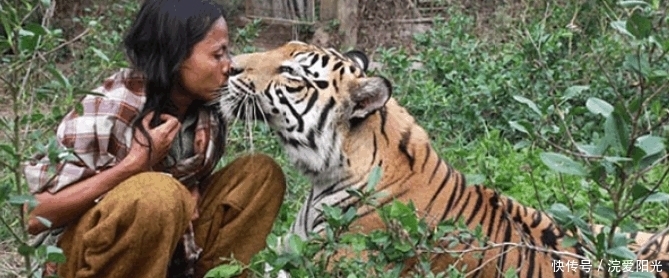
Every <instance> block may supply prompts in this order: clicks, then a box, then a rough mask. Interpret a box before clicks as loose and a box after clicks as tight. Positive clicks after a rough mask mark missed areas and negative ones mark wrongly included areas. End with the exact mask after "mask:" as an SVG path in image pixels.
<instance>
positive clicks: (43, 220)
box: [36, 216, 51, 228]
mask: <svg viewBox="0 0 669 278" xmlns="http://www.w3.org/2000/svg"><path fill="white" fill-rule="evenodd" d="M36 218H37V221H39V222H40V223H42V225H44V227H47V228H51V221H49V219H46V218H44V217H41V216H37V217H36Z"/></svg>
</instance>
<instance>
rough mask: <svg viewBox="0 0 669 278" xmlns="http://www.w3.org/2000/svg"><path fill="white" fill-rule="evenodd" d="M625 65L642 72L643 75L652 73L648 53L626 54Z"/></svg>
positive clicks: (627, 67)
mask: <svg viewBox="0 0 669 278" xmlns="http://www.w3.org/2000/svg"><path fill="white" fill-rule="evenodd" d="M623 66H624V67H625V68H626V69H628V70H631V71H634V72H637V73H640V74H642V75H643V76H648V75H650V73H651V66H650V64H649V63H648V55H647V54H646V53H641V54H640V55H637V54H628V55H626V56H625V61H624V62H623Z"/></svg>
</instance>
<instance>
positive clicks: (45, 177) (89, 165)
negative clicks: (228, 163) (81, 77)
mask: <svg viewBox="0 0 669 278" xmlns="http://www.w3.org/2000/svg"><path fill="white" fill-rule="evenodd" d="M93 92H95V93H97V94H95V95H93V94H91V95H87V96H86V97H84V98H83V100H82V101H81V105H82V107H83V111H80V112H82V113H81V115H79V113H77V111H76V110H73V111H71V112H70V113H68V114H67V115H66V116H65V118H64V119H63V120H62V122H61V123H60V125H59V126H58V129H57V131H56V138H57V141H58V143H59V147H61V148H62V149H63V151H65V150H69V152H71V153H72V154H73V157H74V159H67V160H63V161H59V162H53V161H50V160H49V157H48V156H46V155H45V154H38V155H36V156H35V157H34V158H33V159H32V160H31V161H28V162H27V163H25V164H24V174H25V176H26V181H27V183H28V185H29V187H30V191H31V193H33V194H34V193H39V192H44V191H49V192H51V193H56V192H58V191H60V190H61V189H63V188H65V187H67V186H68V185H71V184H73V183H76V182H78V181H80V180H83V179H85V178H88V177H90V176H93V175H95V174H96V173H98V172H100V171H102V170H104V169H106V168H109V167H112V166H114V165H116V164H118V163H119V162H120V161H121V160H122V159H123V158H124V157H125V156H126V155H127V154H128V151H129V150H130V144H131V142H132V136H133V128H132V126H131V125H132V121H133V120H134V118H135V117H136V116H137V115H138V114H139V111H140V110H141V109H142V107H143V105H144V103H145V96H144V78H143V77H142V75H141V74H140V73H138V72H136V71H133V70H130V69H123V70H121V71H119V72H117V73H116V74H114V75H113V76H111V77H110V78H108V79H106V80H105V81H104V84H103V86H101V87H98V88H96V89H95V90H93ZM197 113H198V114H197V122H196V123H195V122H194V123H193V124H194V125H195V127H194V129H192V128H191V129H190V130H192V131H191V132H194V134H193V135H191V136H184V137H186V138H192V143H191V142H188V143H189V144H191V145H190V146H187V147H186V148H187V149H188V153H191V154H192V155H191V156H190V157H180V156H178V155H177V158H178V159H177V161H176V164H175V163H174V162H172V161H169V162H168V160H169V159H167V158H166V159H165V160H164V161H163V162H162V164H161V165H163V166H165V165H168V166H165V167H164V170H163V172H167V173H169V174H171V175H172V176H173V177H174V178H176V179H178V180H179V181H180V182H181V183H182V184H184V185H186V186H188V187H192V186H197V185H198V184H199V182H200V181H202V180H203V179H205V178H207V177H208V176H209V175H210V174H211V172H212V171H213V169H214V167H215V166H216V163H217V162H218V161H219V159H220V158H221V156H222V155H223V152H224V146H225V135H226V131H227V130H226V125H225V122H223V121H221V120H220V118H219V117H218V116H217V114H216V112H215V111H214V110H213V109H212V108H210V107H203V108H201V109H200V110H199V111H197ZM184 130H185V129H183V128H182V130H181V131H180V132H184ZM189 141H190V140H189ZM174 149H175V148H174V147H173V148H172V150H174ZM177 149H178V148H177ZM161 168H162V167H161ZM40 243H41V242H40ZM40 243H38V244H40ZM182 243H183V244H184V246H185V249H186V250H185V251H186V254H185V255H186V257H187V258H188V260H189V261H191V262H192V261H194V260H195V259H197V256H198V255H199V252H200V250H201V249H200V248H199V247H198V246H196V245H195V242H194V237H193V231H192V225H191V227H190V228H189V229H188V231H187V233H186V234H185V235H184V238H183V242H182Z"/></svg>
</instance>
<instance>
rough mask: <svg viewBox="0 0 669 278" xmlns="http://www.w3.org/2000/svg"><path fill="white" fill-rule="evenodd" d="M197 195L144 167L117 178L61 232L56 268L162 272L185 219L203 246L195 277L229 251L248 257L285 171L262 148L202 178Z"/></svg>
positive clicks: (267, 226) (89, 273) (257, 246)
mask: <svg viewBox="0 0 669 278" xmlns="http://www.w3.org/2000/svg"><path fill="white" fill-rule="evenodd" d="M205 184H206V189H205V190H204V192H203V194H202V197H201V198H200V203H199V204H195V203H194V201H193V199H192V198H191V194H190V193H189V192H188V190H187V189H186V188H185V187H184V186H183V185H182V184H180V183H179V182H178V181H177V180H175V179H174V178H172V177H170V176H168V175H164V174H161V173H155V172H149V173H142V174H138V175H135V176H133V177H131V178H129V179H127V180H126V181H124V182H122V183H121V184H119V185H118V186H117V187H115V188H114V189H113V190H111V191H109V192H108V193H107V195H106V196H105V197H104V198H103V199H102V200H101V201H100V202H99V203H98V204H96V205H95V206H94V207H93V208H91V209H90V210H89V211H88V212H86V213H85V214H84V215H83V216H82V217H81V218H80V219H79V220H78V222H77V223H75V224H72V225H70V226H68V228H67V229H66V230H65V232H64V233H63V235H62V236H61V238H60V241H59V246H60V247H61V248H62V249H63V251H64V253H65V255H66V257H67V261H66V262H65V263H64V264H62V265H59V267H58V275H59V276H60V277H64V278H70V277H96V278H102V277H122V278H134V277H138V278H143V277H147V278H149V277H150V278H154V277H159V278H163V277H166V276H167V275H168V264H169V262H170V259H171V256H172V254H173V253H174V251H175V248H176V246H177V243H179V241H180V240H181V238H182V236H183V234H184V233H185V231H186V228H187V227H188V225H189V223H190V219H191V216H192V212H193V211H194V206H195V205H198V208H199V214H200V216H199V218H198V219H197V220H195V221H194V222H193V227H194V231H195V242H196V243H197V245H198V246H200V247H201V248H203V252H202V253H201V255H200V258H199V260H198V261H197V264H196V271H195V272H196V273H195V277H203V276H204V274H205V273H206V272H207V271H208V270H209V269H211V268H213V267H215V266H216V265H218V264H220V263H222V262H223V261H222V260H221V258H230V257H234V258H235V259H237V260H239V261H241V262H243V263H245V264H248V263H249V261H250V259H251V257H252V256H253V255H254V254H256V253H257V252H258V251H260V250H262V249H263V248H264V247H265V244H266V243H265V242H266V241H265V240H266V236H267V234H269V232H270V230H271V228H272V225H273V223H274V220H275V218H276V215H277V214H278V211H279V207H280V206H281V203H282V201H283V195H284V191H285V178H284V175H283V172H282V171H281V168H280V167H279V166H278V165H277V164H276V163H275V162H274V160H272V159H271V158H269V157H268V156H265V155H258V154H256V155H248V156H244V157H240V158H238V159H236V160H234V161H233V162H231V163H230V164H228V165H227V166H226V167H225V168H223V169H221V170H219V171H217V172H215V173H214V174H213V175H212V176H211V177H210V178H209V179H208V180H207V181H205Z"/></svg>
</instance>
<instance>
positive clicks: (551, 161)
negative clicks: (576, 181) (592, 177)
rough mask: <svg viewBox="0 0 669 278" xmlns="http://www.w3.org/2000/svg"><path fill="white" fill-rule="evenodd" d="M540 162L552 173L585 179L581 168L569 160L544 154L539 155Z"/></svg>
mask: <svg viewBox="0 0 669 278" xmlns="http://www.w3.org/2000/svg"><path fill="white" fill-rule="evenodd" d="M539 157H540V158H541V161H542V162H543V163H544V164H545V165H546V166H548V168H550V169H551V170H553V171H556V172H559V173H563V174H568V175H576V176H582V177H585V176H587V175H588V173H587V171H586V170H585V168H583V166H582V165H581V164H580V163H578V162H576V161H574V160H572V159H571V158H569V157H567V156H565V155H562V154H559V153H553V152H544V153H541V154H540V155H539Z"/></svg>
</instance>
